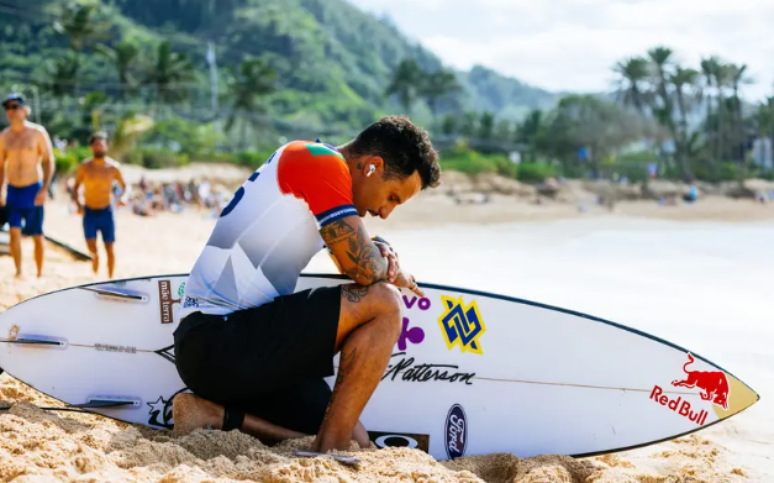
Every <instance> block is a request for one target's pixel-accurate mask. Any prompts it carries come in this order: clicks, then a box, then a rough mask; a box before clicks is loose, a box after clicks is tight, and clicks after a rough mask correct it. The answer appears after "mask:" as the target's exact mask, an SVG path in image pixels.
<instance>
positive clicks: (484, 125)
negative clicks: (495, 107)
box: [478, 112, 495, 141]
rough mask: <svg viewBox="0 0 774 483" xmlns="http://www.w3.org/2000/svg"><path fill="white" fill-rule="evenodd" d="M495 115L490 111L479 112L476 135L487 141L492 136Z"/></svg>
mask: <svg viewBox="0 0 774 483" xmlns="http://www.w3.org/2000/svg"><path fill="white" fill-rule="evenodd" d="M494 127H495V116H494V114H493V113H491V112H484V113H483V114H481V120H480V121H479V125H478V136H479V137H480V138H481V139H485V140H487V141H489V140H490V139H492V137H493V136H494Z"/></svg>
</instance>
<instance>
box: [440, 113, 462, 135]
mask: <svg viewBox="0 0 774 483" xmlns="http://www.w3.org/2000/svg"><path fill="white" fill-rule="evenodd" d="M458 117H459V116H457V114H447V115H446V116H444V118H443V122H442V123H441V132H442V133H443V134H444V135H446V136H451V135H452V134H456V133H457V132H458V130H459V122H458V120H457V118H458Z"/></svg>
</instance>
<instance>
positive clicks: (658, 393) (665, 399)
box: [650, 386, 708, 426]
mask: <svg viewBox="0 0 774 483" xmlns="http://www.w3.org/2000/svg"><path fill="white" fill-rule="evenodd" d="M650 399H652V400H654V401H656V402H657V403H659V404H661V405H662V406H666V407H668V408H669V409H671V410H672V411H674V412H676V413H677V414H679V415H680V416H683V417H686V418H688V419H690V420H691V421H693V422H694V423H696V424H698V425H699V426H703V425H704V423H705V422H706V421H707V414H708V413H707V411H705V410H704V409H702V410H701V411H699V412H698V413H697V412H695V411H691V403H689V402H688V401H684V400H683V399H682V398H681V397H678V398H677V399H670V398H669V396H667V395H666V394H664V390H663V389H661V388H660V387H659V386H653V391H651V393H650Z"/></svg>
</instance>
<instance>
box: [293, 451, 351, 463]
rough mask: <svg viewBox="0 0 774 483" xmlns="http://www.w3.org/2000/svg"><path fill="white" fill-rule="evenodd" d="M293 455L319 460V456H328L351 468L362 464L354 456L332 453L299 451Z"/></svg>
mask: <svg viewBox="0 0 774 483" xmlns="http://www.w3.org/2000/svg"><path fill="white" fill-rule="evenodd" d="M293 454H294V455H295V456H298V457H301V458H317V457H318V456H323V457H325V456H327V457H329V458H333V459H334V460H336V461H338V462H339V463H343V464H345V465H349V466H357V465H359V464H360V458H355V457H353V456H343V455H338V454H330V453H315V452H314V451H299V450H295V451H293Z"/></svg>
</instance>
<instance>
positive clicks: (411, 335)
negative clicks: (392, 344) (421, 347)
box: [398, 317, 425, 351]
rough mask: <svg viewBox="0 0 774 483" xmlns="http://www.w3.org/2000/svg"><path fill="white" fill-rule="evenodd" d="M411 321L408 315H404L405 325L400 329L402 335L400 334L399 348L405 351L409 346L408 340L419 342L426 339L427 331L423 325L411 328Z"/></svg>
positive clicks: (413, 342)
mask: <svg viewBox="0 0 774 483" xmlns="http://www.w3.org/2000/svg"><path fill="white" fill-rule="evenodd" d="M409 324H411V321H410V320H409V319H408V317H403V325H402V327H401V329H400V336H398V350H402V351H405V350H406V348H407V347H408V342H411V343H412V344H419V343H421V342H422V341H423V340H425V331H424V330H422V327H411V328H409Z"/></svg>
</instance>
